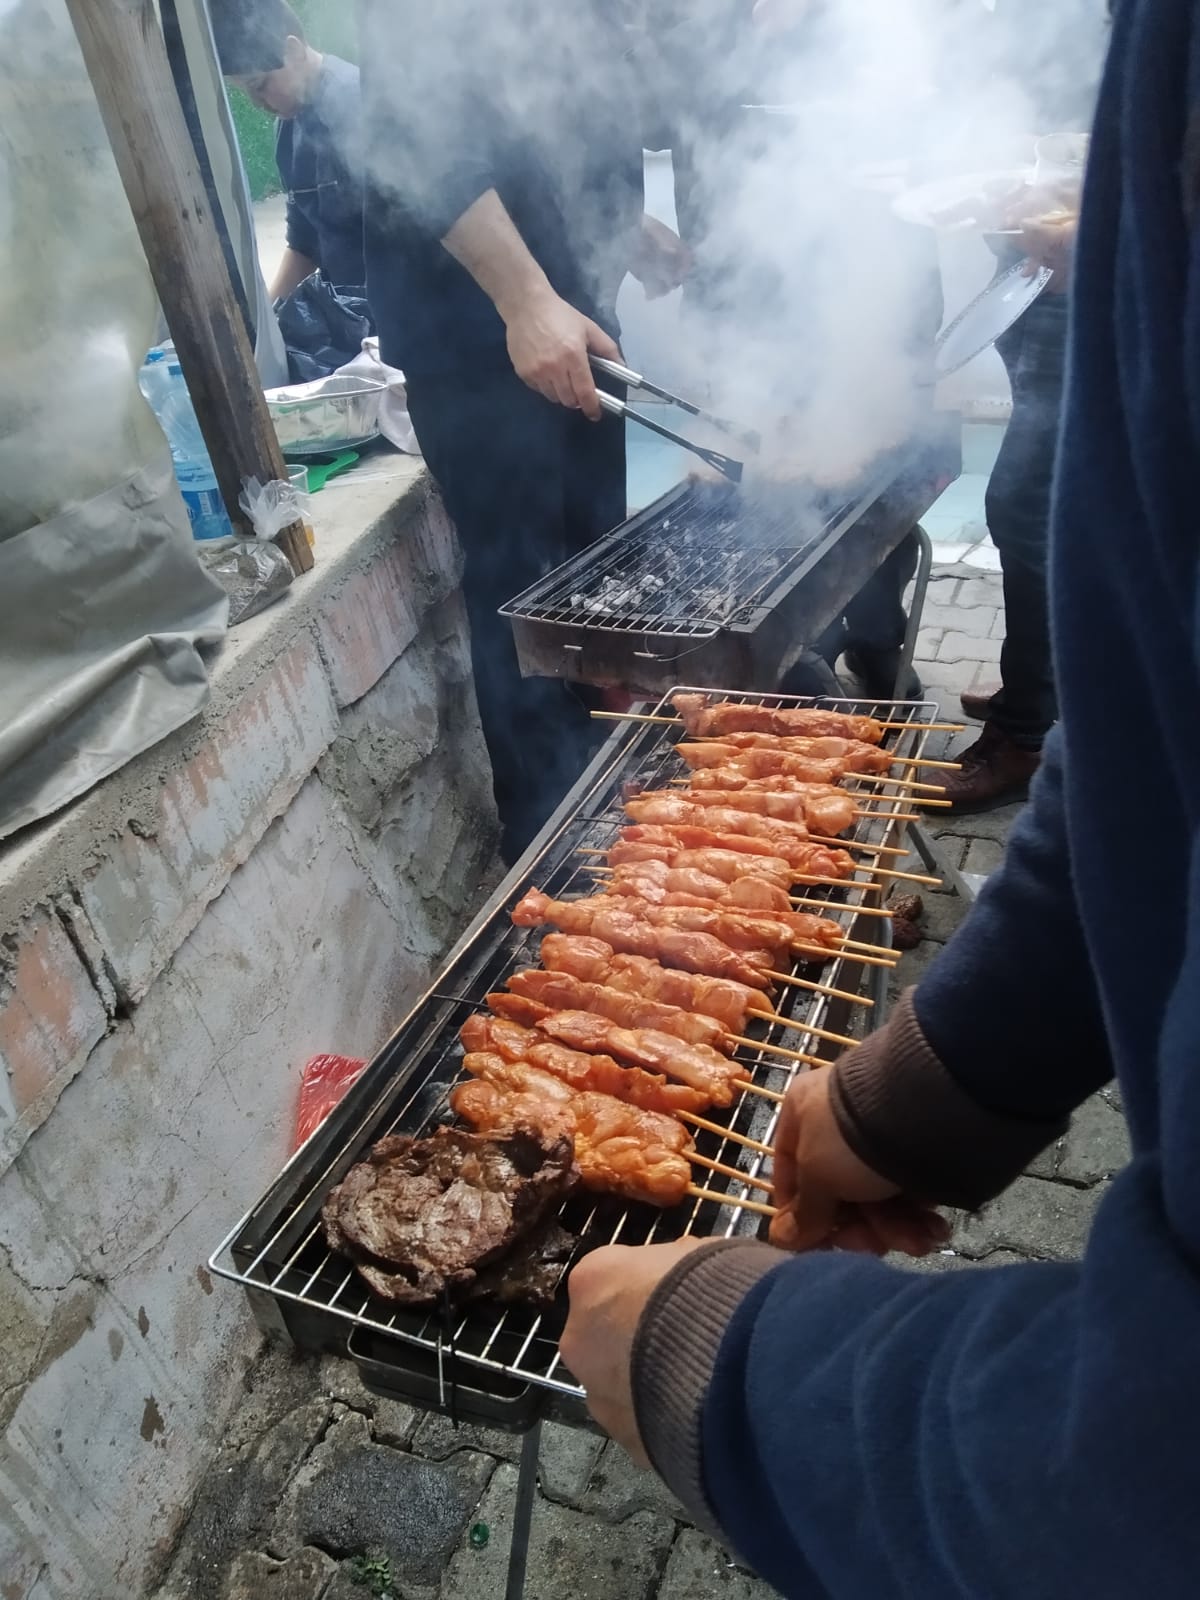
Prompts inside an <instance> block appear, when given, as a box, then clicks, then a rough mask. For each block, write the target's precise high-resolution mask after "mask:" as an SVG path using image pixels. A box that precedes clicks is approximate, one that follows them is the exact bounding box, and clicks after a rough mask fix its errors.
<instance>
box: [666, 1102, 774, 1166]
mask: <svg viewBox="0 0 1200 1600" xmlns="http://www.w3.org/2000/svg"><path fill="white" fill-rule="evenodd" d="M675 1116H676V1120H677V1121H679V1122H686V1123H687V1124H688V1125H689V1126H690V1127H693V1128H703V1129H704V1131H705V1133H719V1134H720V1136H721V1138H722V1139H732V1141H733V1143H734V1144H741V1145H745V1147H746V1149H747V1150H757V1151H758V1152H759V1154H760V1155H764V1156H773V1155H774V1154H775V1152H774V1150H772V1149H771V1146H770V1145H769V1144H763V1142H762V1140H761V1139H752V1138H751V1137H750V1135H749V1134H748V1133H734V1131H733V1129H732V1128H723V1127H722V1126H721V1124H720V1123H719V1122H709V1120H708V1118H707V1117H698V1116H696V1115H695V1113H694V1112H691V1111H677V1112H676V1113H675Z"/></svg>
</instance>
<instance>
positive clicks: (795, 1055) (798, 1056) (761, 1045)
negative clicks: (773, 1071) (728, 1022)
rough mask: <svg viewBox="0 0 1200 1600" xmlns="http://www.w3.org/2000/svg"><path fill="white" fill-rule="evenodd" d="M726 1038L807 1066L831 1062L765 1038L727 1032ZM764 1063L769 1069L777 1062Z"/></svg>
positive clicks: (824, 1064) (820, 1065) (821, 1065)
mask: <svg viewBox="0 0 1200 1600" xmlns="http://www.w3.org/2000/svg"><path fill="white" fill-rule="evenodd" d="M726 1038H728V1039H731V1040H733V1041H734V1042H735V1043H736V1044H744V1045H746V1046H747V1047H748V1048H749V1049H751V1050H770V1051H771V1053H772V1054H773V1055H777V1056H786V1058H787V1059H788V1060H789V1061H803V1062H804V1064H805V1066H806V1067H824V1066H828V1064H829V1063H828V1062H826V1061H822V1060H821V1057H820V1056H810V1055H806V1054H805V1053H804V1051H803V1050H787V1049H785V1048H784V1047H783V1045H781V1044H768V1043H767V1041H766V1040H765V1039H744V1038H742V1036H741V1034H738V1033H730V1034H726ZM762 1065H763V1066H764V1067H767V1068H768V1069H769V1068H771V1067H773V1066H776V1065H777V1063H776V1062H774V1061H764V1062H763V1063H762Z"/></svg>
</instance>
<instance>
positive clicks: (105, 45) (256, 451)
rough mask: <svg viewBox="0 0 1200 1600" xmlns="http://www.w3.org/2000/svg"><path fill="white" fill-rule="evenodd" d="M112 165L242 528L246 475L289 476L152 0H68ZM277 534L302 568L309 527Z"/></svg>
mask: <svg viewBox="0 0 1200 1600" xmlns="http://www.w3.org/2000/svg"><path fill="white" fill-rule="evenodd" d="M67 10H68V11H69V12H70V14H71V21H72V22H73V23H74V25H75V32H76V34H77V35H78V38H79V44H80V48H81V49H82V51H83V58H84V61H85V62H86V64H87V69H88V74H89V76H90V77H91V80H92V87H93V89H94V90H95V92H96V99H97V100H98V101H99V103H100V114H101V116H102V117H103V118H104V126H105V128H106V129H107V131H108V137H109V142H110V143H111V145H112V150H113V155H114V156H115V157H116V162H117V169H118V171H119V172H120V174H121V181H122V183H123V184H124V185H125V193H126V194H127V195H128V197H129V204H130V206H131V208H132V210H133V217H134V221H135V222H136V223H137V228H138V232H139V234H140V235H141V239H142V247H143V249H144V250H145V252H146V259H147V261H148V262H149V263H150V271H151V274H152V275H153V278H154V285H155V288H156V289H157V290H158V297H159V300H160V301H161V303H162V308H163V312H164V314H165V316H166V319H167V325H168V327H169V328H170V330H171V338H172V339H173V340H174V343H175V349H176V352H177V353H178V356H179V364H180V366H181V367H182V368H183V375H184V377H185V378H186V379H187V385H188V389H189V390H190V392H191V396H192V402H193V404H194V405H195V407H196V417H197V420H198V421H199V423H200V429H201V432H202V433H203V434H204V442H205V443H206V444H207V446H208V452H209V455H210V456H211V457H212V464H213V471H214V472H215V473H216V476H217V482H218V484H219V485H220V489H221V494H222V496H223V498H224V501H225V506H226V509H227V510H228V512H229V515H230V517H231V519H232V520H233V522H234V524H235V526H238V527H242V528H246V526H247V522H246V517H245V513H244V512H243V511H242V510H241V509H240V507H239V505H238V496H239V494H240V492H241V487H242V482H243V480H244V479H246V478H250V477H255V478H258V480H259V481H260V482H262V483H266V482H267V481H269V480H270V479H274V478H279V479H283V480H284V481H285V482H286V480H287V468H286V467H285V466H284V463H283V455H282V452H281V451H280V448H279V440H278V439H277V437H276V435H275V429H274V427H273V425H272V423H271V417H270V413H269V412H268V410H267V403H266V401H265V399H264V398H263V393H262V387H261V385H260V383H259V380H258V370H257V368H256V367H255V364H254V352H253V351H252V350H251V348H250V339H249V335H248V334H247V332H246V325H245V322H244V320H243V318H242V314H241V310H240V308H239V306H238V302H237V298H236V296H235V294H234V290H233V284H232V282H231V280H230V276H229V269H228V267H227V265H226V262H225V256H224V254H223V252H222V250H221V243H220V239H219V237H218V234H217V230H216V227H215V225H214V222H213V219H212V215H211V212H210V210H209V204H208V196H207V194H206V192H205V188H204V183H203V180H202V178H201V176H200V173H199V171H198V169H197V165H196V157H195V152H194V150H193V149H192V142H191V139H190V138H189V136H188V131H187V124H186V123H185V121H184V117H183V110H182V107H181V106H180V103H179V96H178V94H177V92H176V89H175V82H174V79H173V78H172V76H171V68H170V65H169V63H168V61H167V52H166V47H165V45H164V43H163V37H162V33H161V31H160V29H159V25H158V16H157V13H156V11H155V7H154V0H67ZM276 542H277V543H278V544H279V546H280V547H281V549H282V550H283V551H284V552H285V554H286V555H287V557H288V559H289V560H290V561H291V563H292V567H293V569H294V570H295V571H296V572H307V571H308V570H309V568H310V567H311V566H312V564H313V557H312V551H311V549H310V548H309V544H308V540H307V538H306V537H305V533H304V528H303V525H302V524H301V523H300V522H295V523H293V524H292V525H291V527H289V528H285V529H283V531H282V532H281V533H280V534H279V535H278V537H277V540H276Z"/></svg>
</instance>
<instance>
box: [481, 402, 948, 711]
mask: <svg viewBox="0 0 1200 1600" xmlns="http://www.w3.org/2000/svg"><path fill="white" fill-rule="evenodd" d="M961 468H962V451H961V442H960V430H959V427H958V417H957V414H953V415H952V414H950V413H937V414H935V416H934V418H933V419H932V420H931V421H930V423H929V425H928V427H927V428H926V429H924V430H923V432H922V437H921V443H920V445H919V446H918V445H914V444H909V445H907V446H905V447H904V448H902V449H899V450H896V451H893V452H892V453H891V454H889V455H888V456H886V457H885V458H883V459H882V460H881V461H880V462H879V463H878V464H877V465H876V467H875V468H874V469H873V470H872V472H871V474H870V475H869V477H868V478H867V479H866V480H864V481H863V482H862V483H860V484H858V485H857V486H855V487H854V488H853V489H852V490H848V491H846V492H844V493H841V494H826V495H823V496H820V497H813V496H811V495H806V494H805V492H804V490H803V488H801V487H797V488H794V489H793V488H791V487H789V486H785V485H775V486H771V487H761V486H760V487H759V488H758V489H756V490H751V489H746V488H743V489H737V488H734V487H733V486H731V485H729V484H720V483H708V482H696V481H694V480H693V481H689V482H686V483H683V484H680V485H677V486H676V487H675V488H674V489H672V490H670V491H669V492H668V493H667V494H665V495H663V496H662V498H661V499H659V500H657V501H655V503H654V504H653V505H651V506H648V507H647V508H646V509H645V510H644V511H641V512H639V513H638V514H637V515H636V516H634V517H631V518H630V519H629V520H628V521H627V522H624V523H622V525H621V526H620V527H619V528H616V529H614V530H613V532H612V533H609V534H606V535H605V536H604V537H603V538H602V539H599V540H597V541H596V543H595V544H592V545H589V547H588V548H587V549H586V550H584V551H583V552H581V554H579V555H578V556H575V557H574V558H573V559H572V560H570V561H567V562H565V563H564V564H563V565H562V566H560V567H557V568H556V569H555V570H554V571H553V572H551V573H550V574H549V575H548V576H547V577H545V578H542V579H540V580H539V581H538V582H537V583H536V584H534V585H533V586H532V587H531V588H529V589H526V590H525V591H524V593H523V594H520V595H518V596H517V597H516V598H515V599H513V600H510V601H509V602H508V604H507V605H506V606H504V607H502V608H501V615H502V616H505V617H508V618H509V620H510V621H511V623H512V627H513V637H514V639H515V641H516V646H517V655H518V658H519V660H520V664H521V671H522V672H523V673H524V674H525V675H526V676H527V677H548V678H566V679H568V680H570V681H572V682H576V683H589V684H596V685H599V686H602V687H613V688H626V689H630V690H632V691H635V692H641V693H644V694H648V695H659V694H662V693H663V692H664V690H666V689H667V688H669V687H670V685H671V684H672V683H674V682H676V681H677V680H678V679H679V678H680V677H687V678H688V679H689V681H691V682H694V683H699V684H702V685H704V686H705V687H706V688H713V687H716V686H718V685H720V684H724V683H737V684H740V685H742V686H744V687H746V688H752V689H757V690H759V691H761V692H764V693H766V692H769V691H771V690H772V689H775V688H777V687H778V685H779V683H780V681H781V679H782V677H783V675H784V674H785V673H786V672H787V670H788V668H789V667H791V666H792V665H793V664H794V663H795V661H796V660H797V659H798V658H799V656H800V655H801V653H802V652H803V650H804V649H805V648H806V647H807V646H808V645H810V644H812V643H813V642H815V640H817V639H818V638H819V637H820V635H821V634H822V633H823V632H824V631H825V629H826V628H827V627H828V626H829V625H830V624H831V623H832V622H834V621H835V620H836V618H837V617H838V616H840V615H841V613H842V611H843V610H844V609H845V606H846V604H847V602H848V601H850V600H851V599H853V597H854V596H855V595H856V594H857V593H858V592H859V591H860V590H861V589H862V587H863V585H864V584H865V583H866V582H867V580H868V579H869V578H870V576H871V574H872V573H873V572H874V571H875V570H876V569H877V568H878V567H879V566H880V564H881V563H882V562H883V561H884V560H885V559H886V558H887V557H888V556H889V555H890V554H891V552H892V551H893V550H894V549H895V548H896V547H897V545H899V544H900V543H901V541H902V540H903V539H904V538H905V536H906V535H907V534H908V532H909V531H910V529H912V528H913V527H914V526H915V525H916V524H917V523H918V522H919V521H920V519H921V517H922V516H923V515H924V514H925V512H926V511H927V510H928V509H929V507H930V506H931V505H932V504H933V502H934V501H935V500H936V499H937V497H938V495H940V494H941V493H942V491H943V489H945V488H946V486H947V485H948V484H949V483H951V482H952V481H953V480H954V479H955V478H956V477H957V476H958V474H959V472H960V471H961Z"/></svg>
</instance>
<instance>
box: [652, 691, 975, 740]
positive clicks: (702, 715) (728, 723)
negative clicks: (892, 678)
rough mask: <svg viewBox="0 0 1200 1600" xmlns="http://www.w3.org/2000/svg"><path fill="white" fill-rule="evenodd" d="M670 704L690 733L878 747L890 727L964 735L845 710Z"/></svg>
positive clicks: (691, 701)
mask: <svg viewBox="0 0 1200 1600" xmlns="http://www.w3.org/2000/svg"><path fill="white" fill-rule="evenodd" d="M671 704H672V705H673V706H674V707H675V709H676V711H677V712H678V713H679V716H680V720H681V721H682V722H683V724H684V726H685V727H686V728H687V730H688V732H689V733H692V734H701V733H714V732H715V733H742V732H751V733H773V734H783V735H785V736H787V735H794V734H812V735H816V736H818V737H820V736H821V735H824V734H833V735H841V736H843V737H845V738H847V739H861V740H862V741H863V742H864V743H865V744H879V743H880V741H881V740H882V738H883V735H884V733H885V732H886V731H887V729H889V728H901V729H904V730H905V731H911V730H912V729H913V727H914V726H916V727H919V728H921V729H922V730H926V729H931V728H932V729H941V730H944V731H945V732H948V733H961V732H962V731H963V724H962V723H961V722H922V723H919V724H914V723H912V722H882V721H880V719H879V718H878V717H863V716H857V715H854V714H853V713H847V712H845V711H824V710H818V709H816V708H815V707H810V706H780V707H771V706H762V705H748V704H744V703H742V702H740V701H737V700H718V701H710V700H709V698H708V696H707V695H703V694H675V695H672V696H671Z"/></svg>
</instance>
